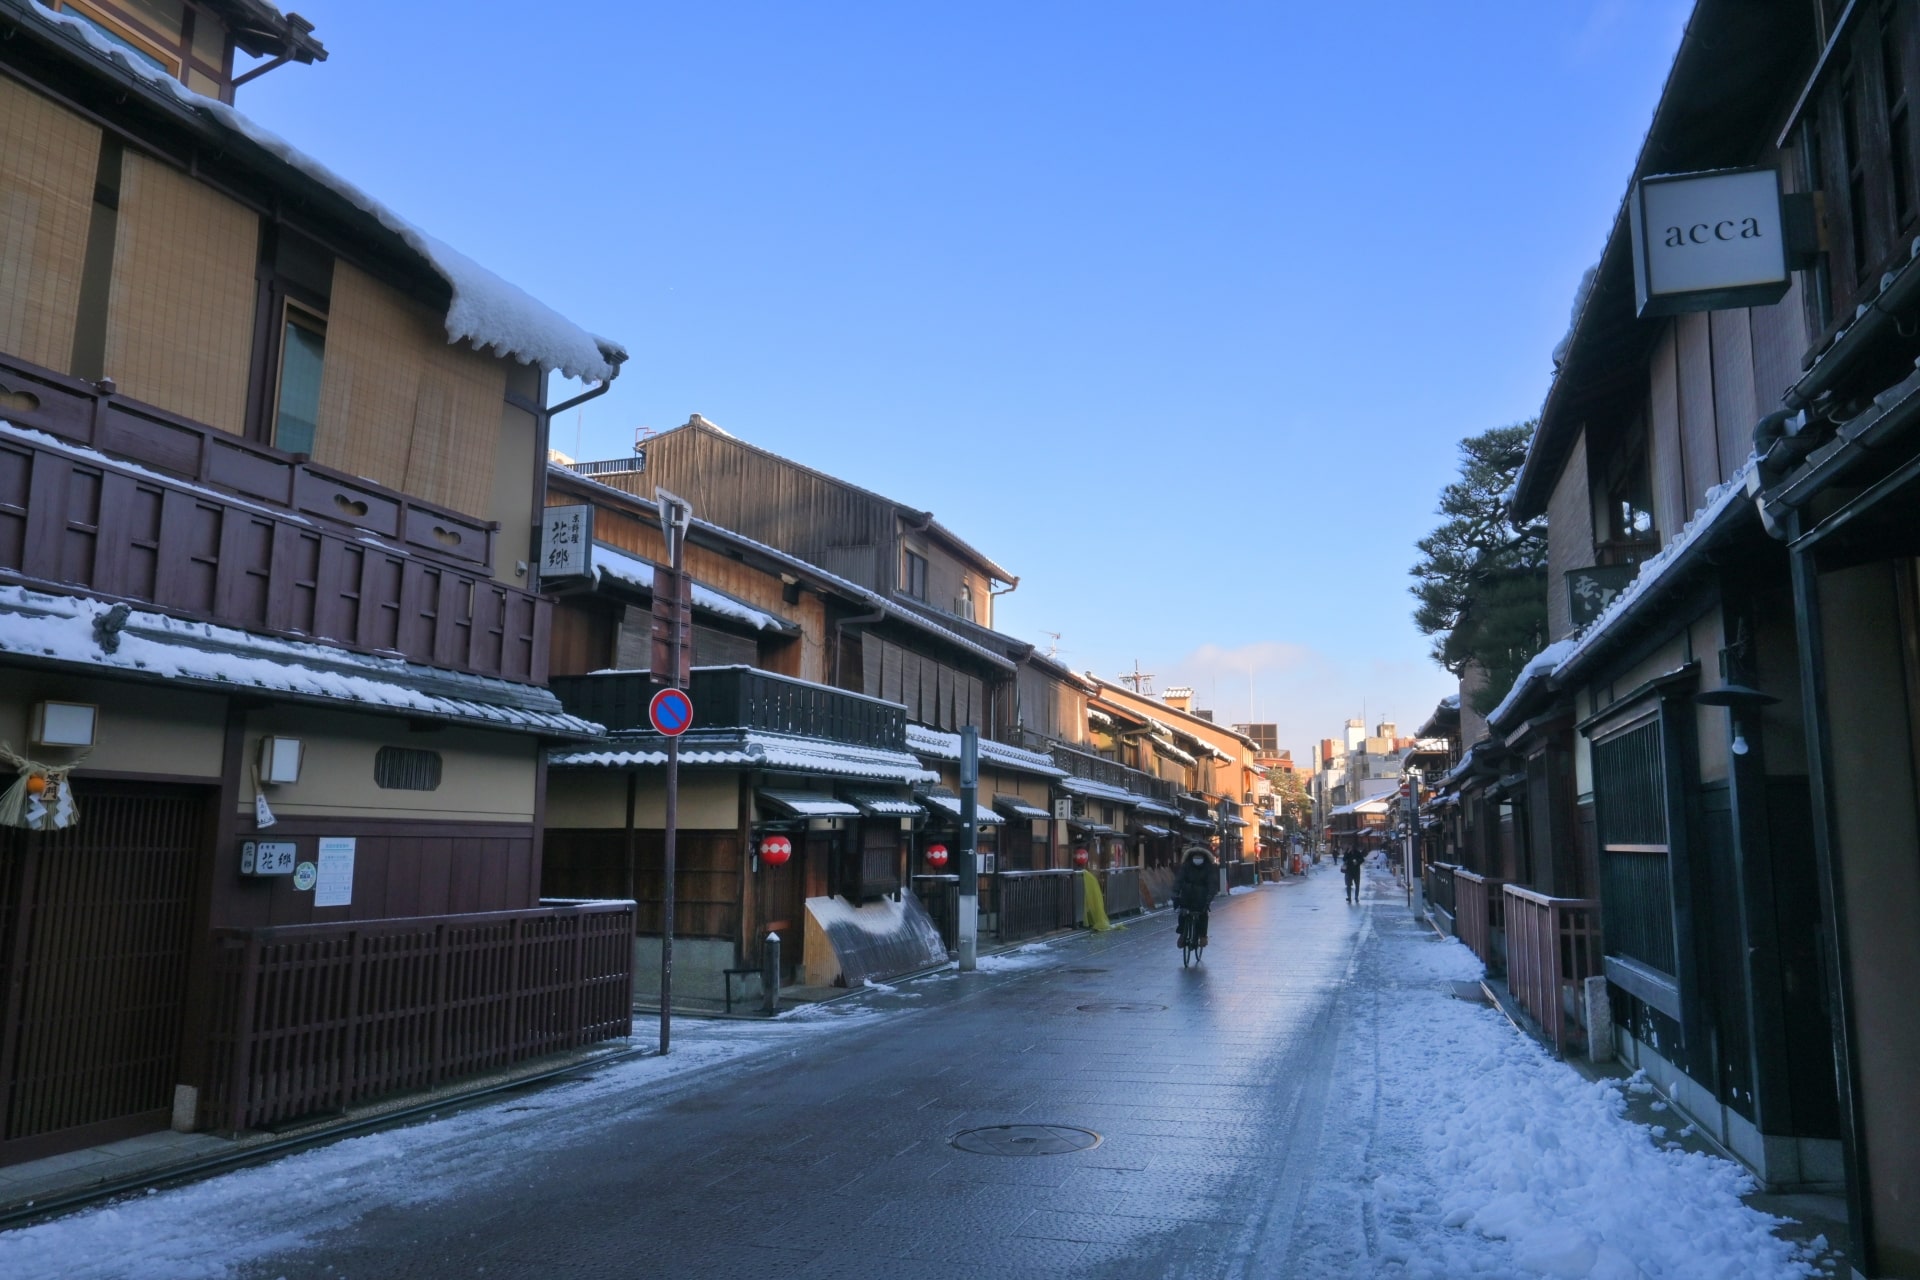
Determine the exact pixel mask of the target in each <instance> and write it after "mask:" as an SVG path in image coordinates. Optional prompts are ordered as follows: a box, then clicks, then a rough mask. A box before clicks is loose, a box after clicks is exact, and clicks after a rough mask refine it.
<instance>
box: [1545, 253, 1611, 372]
mask: <svg viewBox="0 0 1920 1280" xmlns="http://www.w3.org/2000/svg"><path fill="white" fill-rule="evenodd" d="M1599 275H1600V264H1599V263H1597V262H1596V263H1594V264H1593V265H1592V266H1590V267H1588V268H1587V269H1586V270H1585V271H1584V272H1582V273H1581V275H1580V283H1579V285H1578V286H1576V287H1575V289H1574V291H1573V313H1572V314H1571V315H1569V316H1568V317H1567V333H1566V336H1565V337H1563V338H1561V339H1560V341H1559V342H1558V343H1556V344H1555V345H1554V348H1553V367H1554V371H1555V372H1558V371H1559V369H1560V366H1561V365H1563V364H1565V363H1566V362H1567V353H1568V352H1569V351H1571V350H1572V349H1573V335H1574V333H1575V331H1576V330H1578V329H1579V328H1580V313H1581V312H1582V311H1585V310H1586V309H1587V299H1588V298H1590V297H1592V296H1593V282H1594V280H1595V279H1596V278H1598V276H1599Z"/></svg>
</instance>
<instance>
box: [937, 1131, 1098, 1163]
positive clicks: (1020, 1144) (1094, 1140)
mask: <svg viewBox="0 0 1920 1280" xmlns="http://www.w3.org/2000/svg"><path fill="white" fill-rule="evenodd" d="M953 1145H954V1146H956V1147H958V1148H959V1149H960V1150H962V1151H971V1152H973V1153H974V1154H975V1155H982V1156H1060V1155H1065V1154H1066V1153H1067V1152H1069V1151H1087V1150H1090V1149H1091V1148H1093V1147H1097V1146H1099V1145H1100V1135H1099V1134H1097V1133H1095V1132H1094V1131H1093V1130H1091V1129H1075V1128H1073V1127H1071V1126H1069V1125H1064V1124H996V1125H993V1126H990V1127H989V1128H985V1129H966V1130H962V1131H961V1132H959V1133H956V1134H954V1135H953Z"/></svg>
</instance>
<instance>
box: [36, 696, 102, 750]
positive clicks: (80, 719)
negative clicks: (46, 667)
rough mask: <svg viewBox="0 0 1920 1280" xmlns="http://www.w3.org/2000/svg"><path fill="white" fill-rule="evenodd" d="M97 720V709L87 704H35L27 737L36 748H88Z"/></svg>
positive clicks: (98, 716)
mask: <svg viewBox="0 0 1920 1280" xmlns="http://www.w3.org/2000/svg"><path fill="white" fill-rule="evenodd" d="M99 718H100V708H98V707H96V706H94V705H93V704H92V703H90V702H39V703H35V704H34V708H33V723H32V725H31V726H30V727H29V729H28V735H27V736H28V737H30V738H31V739H32V740H33V742H34V745H36V746H42V747H90V746H92V745H93V733H94V727H95V725H96V724H97V723H98V721H99Z"/></svg>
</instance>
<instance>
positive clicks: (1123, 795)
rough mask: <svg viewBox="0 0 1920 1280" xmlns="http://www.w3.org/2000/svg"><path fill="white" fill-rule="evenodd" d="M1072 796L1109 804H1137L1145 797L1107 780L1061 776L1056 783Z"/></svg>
mask: <svg viewBox="0 0 1920 1280" xmlns="http://www.w3.org/2000/svg"><path fill="white" fill-rule="evenodd" d="M1054 785H1055V786H1057V787H1059V788H1060V789H1061V790H1062V791H1064V792H1066V793H1067V794H1068V795H1070V796H1084V797H1086V798H1087V799H1090V800H1105V801H1106V802H1107V803H1108V804H1124V805H1137V804H1139V803H1140V801H1141V800H1142V799H1143V797H1141V796H1137V795H1135V794H1134V793H1133V792H1131V791H1128V790H1127V789H1126V788H1125V787H1116V786H1111V785H1109V784H1107V783H1105V782H1095V781H1094V780H1093V779H1091V778H1073V777H1067V778H1061V779H1060V780H1059V781H1058V782H1056V783H1054Z"/></svg>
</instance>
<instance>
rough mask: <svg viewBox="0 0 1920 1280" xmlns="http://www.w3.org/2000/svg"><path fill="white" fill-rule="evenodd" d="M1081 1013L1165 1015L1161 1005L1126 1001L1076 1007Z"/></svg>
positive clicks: (1110, 1001) (1164, 1008) (1163, 1006)
mask: <svg viewBox="0 0 1920 1280" xmlns="http://www.w3.org/2000/svg"><path fill="white" fill-rule="evenodd" d="M1076 1007H1077V1008H1078V1009H1079V1010H1080V1012H1082V1013H1165V1012H1166V1009H1167V1006H1165V1005H1163V1004H1134V1003H1129V1002H1127V1001H1124V1000H1121V1001H1113V1000H1108V1001H1099V1002H1096V1003H1094V1004H1083V1005H1079V1006H1076Z"/></svg>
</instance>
